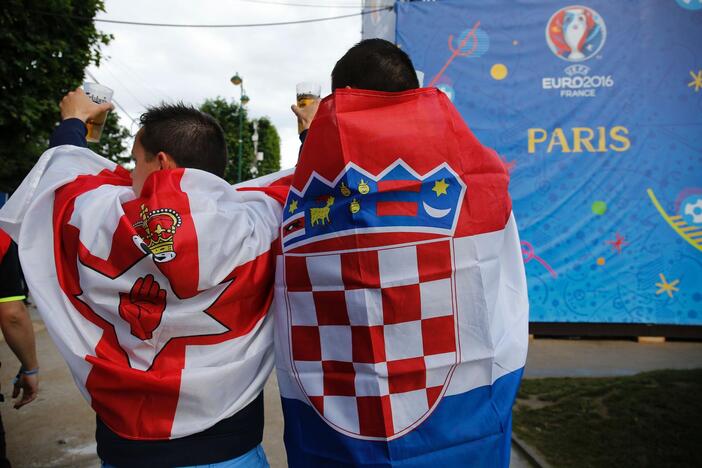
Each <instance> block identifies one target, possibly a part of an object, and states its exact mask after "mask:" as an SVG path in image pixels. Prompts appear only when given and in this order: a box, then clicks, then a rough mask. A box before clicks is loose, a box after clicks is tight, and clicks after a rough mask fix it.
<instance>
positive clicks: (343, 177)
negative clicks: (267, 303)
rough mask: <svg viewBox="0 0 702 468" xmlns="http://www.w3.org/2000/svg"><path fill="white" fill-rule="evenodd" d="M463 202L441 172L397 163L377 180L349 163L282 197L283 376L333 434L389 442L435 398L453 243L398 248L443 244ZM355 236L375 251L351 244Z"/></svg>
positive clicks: (448, 311) (449, 307) (442, 366)
mask: <svg viewBox="0 0 702 468" xmlns="http://www.w3.org/2000/svg"><path fill="white" fill-rule="evenodd" d="M465 193H466V186H465V184H464V183H463V182H462V181H461V180H460V179H459V178H458V177H457V176H456V174H455V172H454V171H453V170H452V169H451V167H450V166H448V164H441V165H438V166H437V167H436V168H434V169H433V170H432V171H431V172H429V173H426V174H418V173H417V172H416V171H414V170H413V169H412V167H411V166H410V165H409V164H407V163H406V162H404V161H403V160H402V159H400V158H398V159H397V160H396V161H395V162H393V163H392V164H391V165H390V166H389V167H387V168H386V169H385V170H384V171H383V172H381V173H380V174H371V173H369V172H367V171H364V170H363V168H361V167H358V166H356V165H355V164H349V165H348V166H347V167H346V168H345V170H344V171H342V172H341V173H340V174H339V175H338V176H337V177H336V179H335V180H333V181H327V180H324V179H323V178H321V177H317V176H316V175H313V176H312V178H311V179H310V180H309V183H308V185H307V186H306V187H305V189H304V190H303V191H302V192H295V191H293V192H291V194H290V196H289V197H288V202H287V205H286V209H285V221H284V223H283V228H282V231H283V249H284V252H285V255H284V259H285V261H284V268H285V281H286V285H287V295H286V299H287V304H288V313H289V318H290V321H289V323H290V342H291V347H292V362H293V367H294V369H295V371H296V376H297V380H298V382H299V385H300V386H301V388H302V389H303V391H304V393H305V394H306V395H307V397H308V398H309V401H310V402H311V403H312V405H313V406H314V408H315V409H316V410H317V411H318V413H319V415H320V416H321V417H322V418H324V420H325V421H326V422H327V423H329V424H330V425H332V426H333V427H335V428H337V429H338V430H339V431H342V432H344V433H346V434H349V435H352V436H356V437H363V438H382V439H392V438H395V437H398V436H400V435H402V434H403V433H405V432H406V431H408V430H411V429H412V428H413V427H414V426H416V425H417V424H418V423H420V422H421V421H422V420H423V419H424V418H426V417H427V416H428V415H429V414H430V413H431V411H432V409H433V408H434V407H435V405H436V404H437V402H438V400H439V397H440V395H441V394H442V393H443V391H444V389H445V387H446V384H447V383H448V381H449V379H450V377H451V373H452V372H453V369H454V366H455V365H456V363H457V349H458V346H459V343H458V340H457V333H456V310H455V307H454V288H455V282H454V275H453V272H454V270H453V267H452V263H453V262H452V256H453V250H452V243H451V241H450V239H446V238H438V239H431V240H424V241H414V242H406V241H405V239H406V234H407V233H408V232H409V233H433V234H445V235H448V236H450V235H451V234H452V233H453V231H454V229H455V224H456V222H457V219H458V216H457V211H458V207H459V205H460V203H461V201H462V199H463V197H464V196H465ZM307 217H309V221H307V222H306V218H307ZM303 224H304V225H305V226H304V227H303ZM307 225H309V227H307ZM366 235H367V236H374V237H375V239H377V240H380V239H382V244H380V245H373V244H368V245H359V240H361V241H363V240H364V238H365V236H366ZM332 239H333V240H334V241H332V242H330V240H332ZM305 247H306V248H305ZM310 249H314V251H313V252H311V251H310ZM296 252H301V253H296Z"/></svg>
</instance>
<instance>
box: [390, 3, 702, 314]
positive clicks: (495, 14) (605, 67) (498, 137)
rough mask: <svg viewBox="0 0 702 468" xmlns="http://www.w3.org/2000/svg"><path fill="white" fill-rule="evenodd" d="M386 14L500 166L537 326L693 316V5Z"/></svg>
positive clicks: (473, 6) (701, 154)
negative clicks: (506, 173) (505, 171)
mask: <svg viewBox="0 0 702 468" xmlns="http://www.w3.org/2000/svg"><path fill="white" fill-rule="evenodd" d="M396 13H397V18H396V21H397V24H396V34H397V36H396V40H397V43H398V45H399V46H400V47H401V48H402V49H403V50H405V51H406V52H407V53H408V54H409V55H410V57H411V58H412V60H413V62H414V64H415V67H416V68H417V70H418V71H419V72H420V73H419V76H420V77H422V76H423V81H424V83H423V85H424V86H437V87H439V88H440V89H442V90H443V91H444V92H445V93H446V94H448V96H449V97H450V98H451V100H452V101H453V103H454V104H455V105H456V107H457V108H458V109H459V111H460V112H461V114H462V115H463V117H464V119H465V121H466V123H467V124H468V125H469V127H471V129H472V130H473V132H474V133H475V134H476V136H477V137H478V138H479V139H480V140H481V141H482V142H483V143H484V144H486V145H489V146H491V147H493V148H495V149H496V150H497V151H498V152H499V153H500V155H501V156H502V157H503V159H504V161H505V163H506V164H507V165H508V167H510V171H511V176H512V182H511V186H510V191H511V194H512V197H513V201H514V211H515V214H516V217H517V222H518V223H519V225H520V232H521V237H522V249H523V255H524V261H525V262H526V269H527V275H528V282H529V294H530V299H531V310H532V313H531V321H533V322H599V323H652V324H676V325H702V1H701V0H620V1H616V2H612V1H610V0H592V1H587V2H585V3H582V4H573V3H569V2H562V1H530V2H515V1H513V0H492V1H486V0H460V1H457V0H443V1H436V2H408V3H397V4H396ZM468 196H470V187H468Z"/></svg>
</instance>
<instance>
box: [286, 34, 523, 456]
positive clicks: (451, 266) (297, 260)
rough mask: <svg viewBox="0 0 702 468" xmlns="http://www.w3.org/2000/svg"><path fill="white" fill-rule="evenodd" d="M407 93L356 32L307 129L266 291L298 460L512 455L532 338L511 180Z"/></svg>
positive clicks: (290, 445)
mask: <svg viewBox="0 0 702 468" xmlns="http://www.w3.org/2000/svg"><path fill="white" fill-rule="evenodd" d="M359 88H360V89H359ZM417 88H418V84H417V79H416V76H415V75H414V70H413V68H412V66H411V62H410V60H409V58H408V57H407V56H406V55H405V54H404V52H402V51H400V50H399V49H398V48H396V47H395V46H394V45H392V44H390V43H388V42H386V41H381V40H369V41H363V42H361V43H360V44H358V45H357V46H355V47H354V48H352V49H351V50H350V51H349V52H348V53H347V54H346V55H345V56H344V57H343V58H342V59H341V60H340V61H339V62H338V63H337V65H336V67H335V69H334V72H333V73H332V89H335V92H334V94H333V95H331V96H329V97H327V98H325V99H324V100H322V101H321V103H320V105H319V110H318V111H317V113H316V116H315V117H314V120H313V121H312V125H311V127H310V128H309V132H308V133H307V134H306V138H305V143H304V147H303V150H302V154H301V156H300V160H299V163H298V165H297V168H296V170H295V174H294V176H293V181H292V186H291V189H290V192H289V194H288V198H287V201H286V204H285V207H284V210H283V225H282V233H281V240H282V252H281V255H279V256H278V258H277V267H276V270H277V271H276V296H275V300H274V308H275V314H276V366H277V370H278V382H279V385H280V391H281V395H282V401H283V411H284V415H285V442H286V448H287V452H288V462H289V464H290V466H292V467H307V466H334V467H338V466H403V467H409V466H417V467H420V466H421V467H426V466H485V467H496V466H503V467H506V466H508V465H509V454H510V435H511V410H512V404H513V402H514V398H515V396H516V393H517V389H518V387H519V382H520V379H521V375H522V370H523V367H524V364H525V360H526V352H527V342H528V300H527V293H526V279H525V274H524V266H523V260H522V254H521V248H520V243H519V237H518V233H517V227H516V224H515V221H514V216H513V214H512V209H511V201H510V198H509V195H508V193H507V187H508V182H509V177H508V173H507V171H506V169H505V167H504V165H503V164H502V162H501V161H500V159H499V158H498V157H497V155H496V154H495V153H494V152H493V151H491V150H489V149H487V148H485V147H483V146H482V145H481V144H480V143H479V142H478V141H477V140H476V138H475V137H474V136H473V134H472V133H471V131H470V130H469V129H468V128H467V127H466V125H465V123H464V122H463V121H462V119H461V117H460V115H459V114H458V112H457V111H456V109H455V108H454V107H453V106H452V105H451V103H450V101H449V100H448V98H447V97H446V96H445V95H444V94H443V93H442V92H440V91H438V90H437V89H434V88H427V89H417ZM368 89H373V90H368ZM387 91H395V92H387ZM296 110H297V109H296ZM298 111H299V110H298Z"/></svg>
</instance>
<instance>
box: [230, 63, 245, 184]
mask: <svg viewBox="0 0 702 468" xmlns="http://www.w3.org/2000/svg"><path fill="white" fill-rule="evenodd" d="M230 81H231V82H232V84H233V85H234V86H240V89H241V94H240V95H239V158H238V161H237V165H236V181H237V183H239V182H241V158H242V154H243V144H242V143H243V141H244V140H243V138H242V136H243V125H244V106H245V105H246V103H247V102H249V97H248V96H247V95H246V94H244V80H243V79H242V78H241V77H240V76H239V73H238V72H237V73H235V74H234V76H232V77H231V80H230Z"/></svg>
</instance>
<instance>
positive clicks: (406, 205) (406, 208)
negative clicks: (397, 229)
mask: <svg viewBox="0 0 702 468" xmlns="http://www.w3.org/2000/svg"><path fill="white" fill-rule="evenodd" d="M417 211H418V204H417V202H403V201H379V202H378V203H377V204H376V208H375V213H376V215H378V216H417Z"/></svg>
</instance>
